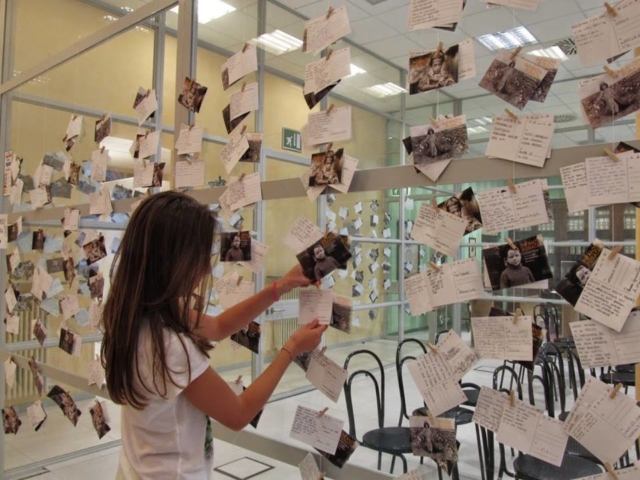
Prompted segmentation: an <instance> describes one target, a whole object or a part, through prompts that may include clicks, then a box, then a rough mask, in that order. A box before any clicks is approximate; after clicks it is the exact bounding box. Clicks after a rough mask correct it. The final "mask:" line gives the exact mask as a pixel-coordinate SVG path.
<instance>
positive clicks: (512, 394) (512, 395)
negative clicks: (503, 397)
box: [509, 390, 516, 407]
mask: <svg viewBox="0 0 640 480" xmlns="http://www.w3.org/2000/svg"><path fill="white" fill-rule="evenodd" d="M509 405H511V406H512V407H515V406H516V392H515V390H511V391H510V392H509Z"/></svg>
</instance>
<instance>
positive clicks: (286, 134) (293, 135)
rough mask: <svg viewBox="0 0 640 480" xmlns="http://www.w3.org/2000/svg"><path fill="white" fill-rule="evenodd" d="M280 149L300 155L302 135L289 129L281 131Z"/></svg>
mask: <svg viewBox="0 0 640 480" xmlns="http://www.w3.org/2000/svg"><path fill="white" fill-rule="evenodd" d="M282 148H283V149H284V150H291V151H292V152H298V153H302V135H301V134H300V132H298V131H297V130H293V129H291V128H283V129H282Z"/></svg>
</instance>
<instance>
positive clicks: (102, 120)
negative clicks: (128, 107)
mask: <svg viewBox="0 0 640 480" xmlns="http://www.w3.org/2000/svg"><path fill="white" fill-rule="evenodd" d="M106 119H107V114H106V113H105V114H104V115H102V117H101V118H100V121H101V122H104V121H105V120H106Z"/></svg>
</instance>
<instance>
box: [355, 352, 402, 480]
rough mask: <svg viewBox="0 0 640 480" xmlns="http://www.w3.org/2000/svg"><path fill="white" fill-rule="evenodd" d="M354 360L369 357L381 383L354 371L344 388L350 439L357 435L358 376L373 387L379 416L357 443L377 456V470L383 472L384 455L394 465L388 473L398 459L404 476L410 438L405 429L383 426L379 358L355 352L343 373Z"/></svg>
mask: <svg viewBox="0 0 640 480" xmlns="http://www.w3.org/2000/svg"><path fill="white" fill-rule="evenodd" d="M356 356H365V357H366V356H369V357H371V358H372V359H373V360H374V361H375V362H376V363H377V366H378V367H379V369H380V370H379V371H380V383H378V379H377V378H376V377H375V375H374V374H373V373H371V372H370V371H368V370H357V371H355V372H354V373H352V374H351V375H349V378H347V381H346V383H345V384H344V396H345V401H346V403H347V414H348V416H349V435H351V436H352V437H354V438H356V439H357V438H358V437H357V435H356V421H355V412H354V407H353V396H352V392H351V389H352V385H353V381H354V380H355V379H356V378H357V377H360V376H364V377H365V378H369V379H370V380H371V382H372V383H373V386H374V388H375V392H376V410H377V416H378V428H375V429H373V430H369V431H368V432H367V433H365V434H364V435H363V436H362V440H358V442H359V443H360V444H361V445H362V446H363V447H366V448H369V449H371V450H375V451H376V452H378V470H381V469H382V454H383V453H386V454H389V455H391V456H393V460H394V462H393V463H392V464H391V472H390V473H393V469H394V464H395V458H396V457H399V458H400V460H402V467H403V471H404V473H407V459H406V458H405V456H404V454H407V453H412V452H413V449H412V448H411V434H410V430H409V428H408V427H385V426H384V413H385V410H384V403H385V382H384V367H383V366H382V361H380V358H379V357H378V356H377V355H376V354H375V353H373V352H372V351H370V350H356V351H355V352H353V353H351V354H350V355H349V356H348V357H347V359H346V360H345V361H344V367H343V368H344V369H345V370H347V371H348V370H349V362H350V361H351V360H352V359H353V358H354V357H356Z"/></svg>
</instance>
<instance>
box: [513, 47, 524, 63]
mask: <svg viewBox="0 0 640 480" xmlns="http://www.w3.org/2000/svg"><path fill="white" fill-rule="evenodd" d="M521 51H522V46H520V47H518V48H516V49H515V50H514V51H513V52H511V60H513V59H514V58H516V57H517V56H518V54H519V53H520V52H521Z"/></svg>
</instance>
